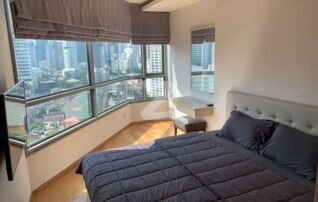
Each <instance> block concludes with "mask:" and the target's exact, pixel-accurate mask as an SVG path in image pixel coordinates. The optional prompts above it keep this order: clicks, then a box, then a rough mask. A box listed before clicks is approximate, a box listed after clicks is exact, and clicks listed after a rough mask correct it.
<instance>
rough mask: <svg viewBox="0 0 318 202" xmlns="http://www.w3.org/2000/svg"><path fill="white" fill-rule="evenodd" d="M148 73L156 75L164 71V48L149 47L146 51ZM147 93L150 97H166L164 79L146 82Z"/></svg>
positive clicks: (159, 46)
mask: <svg viewBox="0 0 318 202" xmlns="http://www.w3.org/2000/svg"><path fill="white" fill-rule="evenodd" d="M146 57H147V73H151V74H156V73H162V71H163V60H162V46H161V45H149V46H147V49H146ZM146 86H147V93H148V94H149V96H150V97H162V96H164V82H163V79H162V78H154V79H148V80H147V81H146Z"/></svg>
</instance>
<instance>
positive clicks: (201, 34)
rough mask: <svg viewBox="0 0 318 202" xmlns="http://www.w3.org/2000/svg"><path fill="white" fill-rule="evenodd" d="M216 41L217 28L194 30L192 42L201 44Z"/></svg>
mask: <svg viewBox="0 0 318 202" xmlns="http://www.w3.org/2000/svg"><path fill="white" fill-rule="evenodd" d="M214 41H215V28H214V27H211V28H207V29H200V30H195V31H192V44H201V43H204V42H214Z"/></svg>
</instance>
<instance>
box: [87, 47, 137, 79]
mask: <svg viewBox="0 0 318 202" xmlns="http://www.w3.org/2000/svg"><path fill="white" fill-rule="evenodd" d="M93 58H94V67H95V70H94V71H95V80H96V82H102V81H107V80H112V79H116V78H120V77H124V76H133V75H142V61H141V46H140V45H130V44H126V43H105V42H95V43H93Z"/></svg>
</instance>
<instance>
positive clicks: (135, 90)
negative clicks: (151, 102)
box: [127, 79, 144, 100]
mask: <svg viewBox="0 0 318 202" xmlns="http://www.w3.org/2000/svg"><path fill="white" fill-rule="evenodd" d="M127 88H128V92H127V94H128V99H133V100H143V99H144V91H143V82H142V80H141V79H135V80H128V81H127Z"/></svg>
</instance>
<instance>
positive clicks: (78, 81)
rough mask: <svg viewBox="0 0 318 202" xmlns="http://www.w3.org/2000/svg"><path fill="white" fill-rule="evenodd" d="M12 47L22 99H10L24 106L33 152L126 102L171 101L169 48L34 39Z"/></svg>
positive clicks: (26, 127) (20, 40)
mask: <svg viewBox="0 0 318 202" xmlns="http://www.w3.org/2000/svg"><path fill="white" fill-rule="evenodd" d="M12 45H13V49H14V59H15V66H16V69H15V70H16V77H17V78H16V79H17V81H18V82H19V84H18V88H19V92H21V86H23V90H22V91H23V93H22V94H23V96H22V94H21V93H20V94H18V93H13V92H15V91H14V90H13V91H12V93H11V96H13V97H16V98H20V99H21V100H23V101H24V102H25V109H26V110H25V111H26V113H25V117H24V119H25V121H24V123H25V130H26V132H27V134H28V138H27V140H26V143H27V147H29V148H32V147H34V146H37V145H38V144H41V143H43V142H49V141H50V140H51V139H52V137H56V136H59V135H62V134H65V133H67V132H69V131H72V129H73V128H75V127H76V126H78V125H80V124H83V123H85V122H88V121H91V120H93V119H96V118H99V117H101V116H103V115H104V114H107V113H109V112H110V111H113V110H115V109H117V107H120V106H123V105H125V104H127V103H130V102H138V101H144V100H150V99H162V98H166V90H165V84H164V83H165V82H164V81H165V78H166V76H165V70H164V69H165V68H164V66H165V65H164V64H165V57H164V55H165V46H164V45H131V44H126V43H110V42H80V41H78V42H77V41H60V40H33V39H13V44H12ZM16 91H17V90H16ZM9 95H10V94H9ZM22 98H23V99H22ZM10 110H14V109H10ZM20 118H21V117H20Z"/></svg>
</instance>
